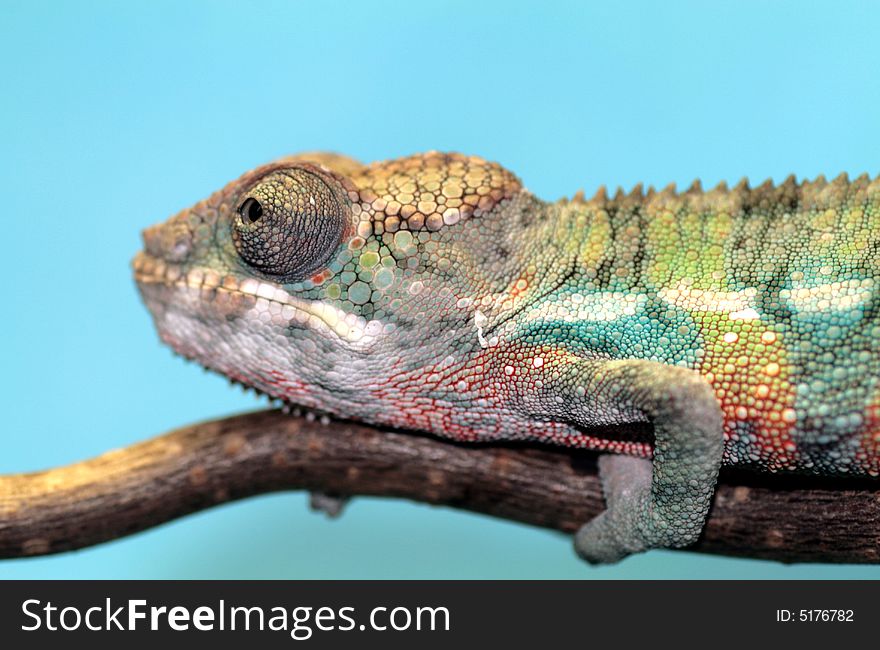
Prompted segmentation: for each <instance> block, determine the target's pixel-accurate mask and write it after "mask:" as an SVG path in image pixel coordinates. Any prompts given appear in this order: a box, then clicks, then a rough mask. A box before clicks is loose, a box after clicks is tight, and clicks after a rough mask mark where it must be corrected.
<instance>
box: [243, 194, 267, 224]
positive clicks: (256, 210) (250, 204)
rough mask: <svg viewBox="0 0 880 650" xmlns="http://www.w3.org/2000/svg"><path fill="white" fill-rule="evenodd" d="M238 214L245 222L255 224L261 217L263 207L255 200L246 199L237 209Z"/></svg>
mask: <svg viewBox="0 0 880 650" xmlns="http://www.w3.org/2000/svg"><path fill="white" fill-rule="evenodd" d="M238 214H239V215H241V218H242V219H244V221H245V222H247V223H256V222H257V221H259V220H260V217H262V216H263V206H262V205H260V202H259V201H257V200H256V199H255V198H248V199H245V201H244V203H242V204H241V207H240V208H238Z"/></svg>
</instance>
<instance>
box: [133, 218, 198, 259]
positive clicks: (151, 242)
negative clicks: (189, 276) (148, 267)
mask: <svg viewBox="0 0 880 650" xmlns="http://www.w3.org/2000/svg"><path fill="white" fill-rule="evenodd" d="M141 236H142V238H143V240H144V248H145V249H146V251H147V253H149V254H150V255H152V256H153V257H155V258H157V259H161V260H164V261H166V262H172V263H175V264H180V263H181V262H185V261H186V259H187V258H188V257H189V255H190V252H191V251H192V247H193V236H192V232H190V230H189V228H187V227H186V226H185V225H183V224H182V223H175V222H173V221H172V222H168V223H161V224H156V225H154V226H150V227H149V228H146V229H145V230H144V231H143V232H142V233H141Z"/></svg>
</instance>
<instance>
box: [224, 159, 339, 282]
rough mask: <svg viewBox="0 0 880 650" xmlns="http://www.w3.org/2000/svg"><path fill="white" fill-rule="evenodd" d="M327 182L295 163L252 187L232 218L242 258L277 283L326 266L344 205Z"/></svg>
mask: <svg viewBox="0 0 880 650" xmlns="http://www.w3.org/2000/svg"><path fill="white" fill-rule="evenodd" d="M328 182H332V181H328V180H326V179H324V178H323V177H321V176H320V175H319V174H318V173H317V172H312V171H310V170H308V169H305V168H302V167H293V168H290V169H283V170H279V171H276V172H273V173H271V174H269V175H268V176H265V177H263V178H262V179H260V180H259V181H258V182H257V183H256V184H254V185H253V186H251V187H250V189H249V190H248V191H247V193H246V194H245V195H244V197H243V198H242V200H241V203H240V204H239V207H238V210H237V211H236V214H235V216H234V218H233V220H232V241H233V244H234V245H235V249H236V251H237V252H238V255H239V257H240V258H241V259H242V261H243V262H244V263H245V264H247V265H248V266H249V267H251V268H252V269H255V270H256V271H259V272H260V273H262V274H264V275H267V276H271V277H272V279H275V280H278V281H281V282H296V281H298V280H302V279H303V278H306V277H308V276H309V275H310V274H312V273H314V272H315V271H317V270H318V269H320V268H321V267H323V266H324V265H326V263H327V262H328V261H329V259H330V257H331V256H332V255H333V254H334V253H335V252H336V249H337V248H338V247H339V244H340V243H341V241H342V237H343V234H344V230H345V224H346V217H345V215H346V213H347V210H348V208H347V206H346V205H345V204H344V203H343V201H342V200H341V199H340V196H339V194H338V193H337V192H335V191H334V190H333V189H332V188H331V186H330V185H329V184H328Z"/></svg>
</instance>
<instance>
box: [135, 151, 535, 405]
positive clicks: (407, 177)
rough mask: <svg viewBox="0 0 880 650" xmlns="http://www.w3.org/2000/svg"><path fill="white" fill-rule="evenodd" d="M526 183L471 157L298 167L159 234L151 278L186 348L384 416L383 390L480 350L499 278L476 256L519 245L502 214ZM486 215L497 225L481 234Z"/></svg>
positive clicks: (170, 328)
mask: <svg viewBox="0 0 880 650" xmlns="http://www.w3.org/2000/svg"><path fill="white" fill-rule="evenodd" d="M309 160H312V161H315V160H317V162H309ZM320 163H324V164H320ZM519 190H520V188H519V185H518V182H517V181H516V179H515V178H514V177H513V176H512V175H511V174H509V173H508V172H506V171H504V170H502V169H501V168H500V167H498V166H497V165H491V164H490V163H486V162H485V161H482V160H480V159H472V158H466V157H464V156H455V155H443V154H429V155H427V156H418V157H413V158H411V159H402V160H401V161H392V162H391V163H384V164H379V165H372V166H366V167H365V166H360V165H358V164H357V163H355V162H354V161H351V160H349V159H345V158H342V157H338V156H328V155H327V154H322V155H318V156H311V157H310V156H303V157H298V158H289V159H284V160H282V161H279V162H276V163H272V164H269V165H266V166H263V167H260V168H258V169H256V170H254V171H252V172H249V173H247V174H245V175H244V176H242V177H241V178H239V179H238V180H236V181H233V182H232V183H230V184H229V185H227V186H226V187H225V188H223V189H221V190H220V191H218V192H216V193H215V194H213V195H212V196H211V197H209V198H208V199H207V200H205V201H202V202H200V203H198V204H196V205H195V206H193V207H192V208H189V209H187V210H184V211H182V212H180V213H179V214H177V215H175V216H173V217H171V218H170V219H169V220H168V221H166V222H165V223H162V224H159V225H156V226H153V227H151V228H148V229H147V230H146V231H145V232H144V234H143V238H144V250H143V251H142V252H140V253H138V255H137V256H136V257H135V259H134V261H133V266H134V271H135V278H136V280H137V285H138V288H139V290H140V292H141V295H142V297H143V299H144V302H145V303H146V305H147V307H148V308H149V310H150V312H151V313H152V315H153V318H154V321H155V323H156V326H157V328H158V330H159V333H160V335H161V337H162V339H163V340H164V341H165V342H166V343H168V344H169V345H171V346H172V347H173V348H174V349H175V350H176V351H177V352H178V353H180V354H182V355H184V356H186V357H188V358H192V359H195V360H197V361H198V362H200V363H201V364H203V365H205V366H207V367H210V368H212V369H214V370H218V371H220V372H222V373H223V374H225V375H227V376H229V377H231V378H233V379H235V380H238V381H241V382H242V383H245V384H247V385H249V386H253V387H255V388H257V389H259V390H261V391H263V392H266V393H269V394H270V395H273V396H275V397H280V398H283V399H287V400H290V401H295V402H297V403H300V404H303V405H305V406H308V407H311V408H316V409H320V410H324V411H328V412H331V413H334V414H339V415H357V416H358V417H361V418H362V419H367V420H370V419H373V420H376V419H380V418H378V417H371V415H370V409H376V410H377V413H378V412H379V409H381V408H382V406H381V405H380V404H379V403H378V401H380V400H377V399H376V397H375V395H376V394H377V391H378V387H384V388H387V385H388V382H389V381H392V380H399V379H401V378H405V377H407V376H408V375H409V376H411V375H412V373H413V372H416V371H421V370H423V369H424V367H425V366H426V365H427V364H428V363H432V362H435V361H437V360H438V359H441V360H442V359H444V358H445V357H446V356H447V351H448V352H451V351H453V350H455V351H456V352H459V353H461V352H462V351H463V350H466V348H467V347H468V346H469V345H478V340H477V337H476V335H475V330H474V327H473V322H474V308H473V307H472V305H473V304H474V302H475V300H478V299H479V297H480V296H481V295H484V294H485V292H486V289H488V288H489V287H488V285H489V284H491V283H492V278H489V277H484V275H485V273H484V272H483V271H481V270H475V269H474V260H475V259H476V255H475V251H474V250H472V249H473V248H475V247H476V248H482V249H483V251H484V253H485V251H486V247H490V248H491V247H493V246H495V245H498V246H503V245H505V243H504V242H503V241H501V239H499V237H497V236H495V235H493V234H492V232H491V231H492V226H491V224H492V223H493V220H492V219H489V216H490V213H491V212H492V211H493V209H496V208H498V207H500V206H501V205H502V204H507V203H509V201H510V199H511V197H512V196H513V195H514V194H517V193H518V192H519ZM471 217H483V219H481V222H482V225H481V226H480V227H479V228H476V229H475V228H474V227H473V226H472V227H470V229H469V230H470V232H468V228H467V227H466V223H465V222H466V221H467V220H468V219H470V218H471ZM495 221H497V220H495ZM480 233H482V235H481V234H480ZM481 240H482V241H481ZM490 254H491V251H490ZM497 266H498V267H499V268H500V267H503V263H502V264H499V265H497ZM481 273H482V274H483V275H481ZM426 341H431V345H430V346H428V345H426ZM379 392H381V391H379Z"/></svg>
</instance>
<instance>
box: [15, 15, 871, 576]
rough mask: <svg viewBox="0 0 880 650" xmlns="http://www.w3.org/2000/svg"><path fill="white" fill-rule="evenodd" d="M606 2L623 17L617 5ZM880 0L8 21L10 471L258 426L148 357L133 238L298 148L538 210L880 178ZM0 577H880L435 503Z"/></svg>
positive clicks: (219, 525)
mask: <svg viewBox="0 0 880 650" xmlns="http://www.w3.org/2000/svg"><path fill="white" fill-rule="evenodd" d="M611 5H613V7H612V6H611ZM878 28H880V4H878V3H871V2H864V3H857V2H840V1H837V2H827V3H821V4H818V3H807V2H803V0H801V1H799V2H775V3H765V2H736V3H733V2H730V3H725V4H715V3H709V2H699V3H697V2H693V3H690V2H677V3H670V2H663V3H648V2H646V3H601V4H598V3H597V4H595V5H586V4H585V3H571V4H568V3H550V2H538V3H534V4H526V3H517V2H511V1H510V0H504V1H503V2H498V3H492V2H481V3H475V2H472V1H464V2H443V3H440V2H432V3H412V2H396V3H395V2H374V3H354V2H350V3H334V2H301V3H296V2H261V3H256V4H247V5H245V3H238V2H217V1H212V2H150V3H98V2H81V3H62V2H54V3H46V2H34V1H32V0H29V1H28V2H9V1H8V0H4V1H3V3H2V5H0V79H2V83H3V90H2V104H0V184H2V195H0V196H2V200H3V210H2V215H3V216H2V233H3V234H2V254H0V278H2V281H3V289H2V295H3V302H2V304H3V313H2V318H0V335H2V340H3V345H2V358H3V361H2V370H3V372H2V377H0V396H2V397H0V399H2V404H3V430H2V434H0V436H2V438H0V440H2V447H0V449H2V452H0V472H19V471H26V470H36V469H40V468H45V467H48V466H52V465H57V464H59V463H68V462H72V461H75V460H78V459H82V458H85V457H88V456H92V455H95V454H98V453H100V452H103V451H106V450H108V449H110V448H114V447H119V446H122V445H127V444H129V443H132V442H134V441H136V440H141V439H144V438H147V437H149V436H151V435H155V434H157V433H160V432H162V431H166V430H168V429H171V428H174V427H176V426H180V425H183V424H187V423H190V422H194V421H198V420H202V419H207V418H212V417H216V416H222V415H225V414H230V413H235V412H238V411H242V410H248V409H253V408H258V407H261V406H262V405H261V404H260V403H259V402H258V401H256V400H255V399H254V398H252V397H249V396H244V395H242V394H241V393H240V392H238V391H235V390H233V389H231V388H230V387H229V386H228V385H227V383H226V382H225V381H224V380H223V379H222V378H220V377H217V376H213V375H206V374H204V373H203V372H202V371H201V370H200V369H199V368H197V367H196V366H194V365H190V364H186V363H184V362H183V361H182V360H180V359H178V358H176V357H173V356H172V355H171V353H170V352H169V351H168V350H167V349H165V348H164V347H161V346H160V344H159V342H158V340H157V337H156V335H155V333H154V331H153V329H152V325H151V322H150V319H149V318H148V315H147V313H146V311H145V309H144V308H143V307H142V306H141V304H140V302H139V300H138V297H137V295H136V293H135V290H134V286H133V283H132V280H131V277H130V270H129V266H128V264H129V260H130V258H131V257H132V255H133V254H134V252H135V251H136V250H137V249H138V247H139V245H140V241H139V231H140V229H141V228H143V227H145V226H147V225H149V224H151V223H153V222H156V221H159V220H162V219H164V218H165V217H166V216H167V215H169V214H171V213H173V212H175V211H177V210H178V209H180V208H183V207H185V206H187V205H189V204H191V203H194V202H195V201H197V200H198V199H200V198H202V197H204V196H206V195H207V194H208V193H209V192H211V191H212V190H214V189H216V188H218V187H219V186H221V185H222V184H224V183H225V182H227V181H228V180H231V179H232V178H234V177H236V176H238V175H239V174H240V173H241V172H243V171H244V170H246V169H247V168H250V167H253V166H255V165H257V164H260V163H263V162H266V161H268V160H271V159H273V158H275V157H278V156H281V155H284V154H288V153H292V152H296V151H301V150H312V149H328V150H336V151H340V152H344V153H348V154H350V155H352V156H355V157H357V158H359V159H362V160H365V161H366V160H374V159H382V158H387V157H393V156H399V155H403V154H408V153H412V152H417V151H422V150H428V149H446V150H460V151H464V152H467V153H477V154H480V155H482V156H485V157H488V158H490V159H494V160H498V161H500V162H502V163H503V164H505V165H507V166H508V167H510V168H511V169H512V170H514V171H515V172H516V173H517V174H519V175H520V176H521V178H523V179H524V181H525V183H526V185H527V186H528V187H529V188H530V189H531V190H532V191H534V192H535V193H537V194H538V195H540V196H542V197H545V198H553V199H555V198H558V197H560V196H563V195H571V194H572V193H574V192H575V191H576V190H577V189H578V188H581V187H583V188H584V189H585V190H586V191H587V193H588V194H590V193H591V192H592V191H594V190H595V188H596V187H597V186H598V185H600V184H607V185H609V186H611V187H614V186H617V185H618V184H620V185H623V186H624V187H627V188H628V187H631V186H632V185H633V184H635V183H636V182H638V181H644V182H646V183H651V184H655V185H665V184H667V183H669V182H672V181H675V182H677V183H678V184H679V186H683V185H686V184H688V183H690V181H691V180H693V179H694V178H696V177H700V178H702V180H703V182H704V184H714V183H716V182H718V181H720V180H722V179H725V180H728V181H734V182H735V181H737V180H738V179H739V178H740V177H742V176H748V177H749V178H750V179H752V180H754V181H761V180H763V179H765V178H766V177H770V178H773V179H775V180H777V181H778V180H782V179H783V178H784V177H785V176H786V175H787V174H789V173H790V172H795V173H797V174H798V177H799V178H803V177H810V178H811V177H813V176H815V175H817V174H819V173H825V174H827V175H829V176H833V175H837V174H838V173H840V172H842V171H846V172H849V173H850V174H851V175H852V174H859V173H862V172H865V171H868V172H870V173H871V174H872V175H873V174H875V173H876V172H877V171H878V168H880V159H878V153H877V152H878V151H880V120H878V116H880V112H878V107H880V74H878V72H880V39H878V37H877V34H878ZM0 576H2V577H19V578H22V577H109V578H133V577H156V578H158V577H163V578H196V577H254V578H257V577H259V578H273V577H299V578H305V577H309V578H313V577H340V578H351V577H395V578H409V577H438V578H451V577H481V578H488V577H528V578H537V577H557V578H563V577H568V578H570V577H578V578H611V577H625V578H635V577H682V578H684V577H687V578H714V577H725V578H795V577H822V578H828V577H847V578H856V577H873V578H880V567H858V566H807V565H804V566H795V567H787V566H782V565H779V564H775V563H767V562H758V561H749V560H733V559H725V558H718V557H708V556H702V555H697V554H690V553H682V552H677V553H675V552H659V551H658V552H652V553H649V554H647V555H644V556H640V557H635V558H631V559H629V560H627V561H625V562H624V563H622V564H620V565H618V566H614V567H608V568H600V569H592V568H589V567H587V566H585V565H583V564H581V563H580V562H578V561H577V560H576V559H575V557H574V555H573V553H572V551H571V548H570V541H569V539H567V538H566V537H563V536H561V535H557V534H554V533H551V532H548V531H544V530H539V529H534V528H529V527H526V526H520V525H515V524H511V523H507V522H502V521H498V520H494V519H490V518H486V517H481V516H477V515H472V514H467V513H461V512H457V511H453V510H450V509H442V508H431V507H427V506H421V505H416V504H411V503H406V502H402V501H392V500H381V499H358V500H356V501H355V502H354V503H353V504H352V505H351V506H350V507H349V509H348V511H347V512H346V514H345V515H344V516H343V517H342V518H341V519H340V520H337V521H328V520H326V519H325V518H323V517H321V516H318V515H314V514H311V513H309V512H308V511H307V508H306V500H305V496H304V495H302V494H280V495H270V496H265V497H262V498H255V499H250V500H247V501H244V502H240V503H236V504H231V505H227V506H224V507H220V508H216V509H214V510H211V511H208V512H203V513H200V514H197V515H195V516H191V517H188V518H185V519H183V520H180V521H176V522H173V523H171V524H168V525H164V526H161V527H159V528H156V529H154V530H152V531H149V532H146V533H143V534H139V535H136V536H134V537H130V538H127V539H123V540H120V541H116V542H113V543H109V544H104V545H101V546H99V547H97V548H93V549H89V550H85V551H80V552H76V553H69V554H65V555H62V556H58V557H50V558H37V559H28V560H17V561H11V562H0Z"/></svg>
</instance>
